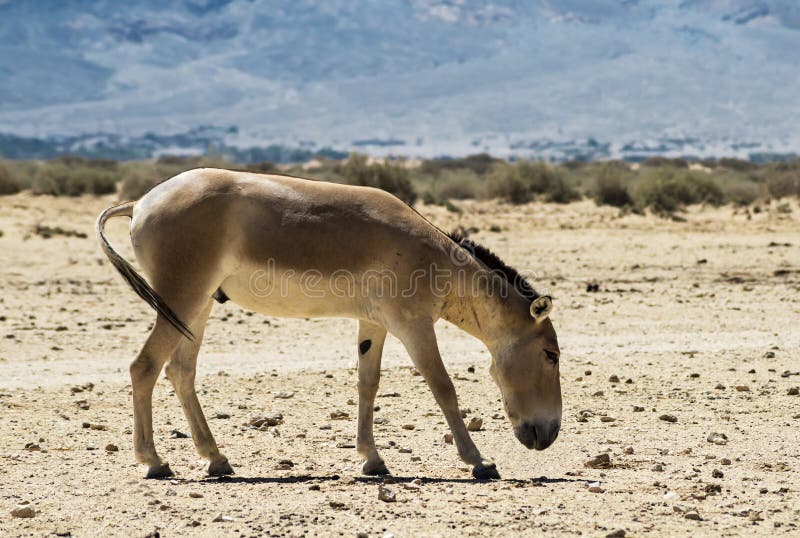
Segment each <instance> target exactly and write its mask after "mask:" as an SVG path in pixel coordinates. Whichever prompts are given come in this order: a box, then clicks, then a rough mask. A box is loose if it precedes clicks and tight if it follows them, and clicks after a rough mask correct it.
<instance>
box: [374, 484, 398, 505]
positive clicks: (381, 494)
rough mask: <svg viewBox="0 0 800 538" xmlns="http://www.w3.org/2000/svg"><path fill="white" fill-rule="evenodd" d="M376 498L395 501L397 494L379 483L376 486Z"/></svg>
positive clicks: (387, 501)
mask: <svg viewBox="0 0 800 538" xmlns="http://www.w3.org/2000/svg"><path fill="white" fill-rule="evenodd" d="M378 499H380V500H381V501H383V502H385V503H393V502H395V501H397V495H396V494H395V492H394V491H392V490H391V489H389V488H387V487H386V486H384V485H383V484H381V485H380V486H379V487H378Z"/></svg>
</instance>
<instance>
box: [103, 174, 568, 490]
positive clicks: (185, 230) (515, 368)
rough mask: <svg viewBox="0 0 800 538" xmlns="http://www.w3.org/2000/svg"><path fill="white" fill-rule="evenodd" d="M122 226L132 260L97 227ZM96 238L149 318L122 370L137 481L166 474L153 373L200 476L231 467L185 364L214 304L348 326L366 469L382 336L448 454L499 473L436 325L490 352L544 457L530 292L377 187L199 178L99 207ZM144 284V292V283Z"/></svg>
mask: <svg viewBox="0 0 800 538" xmlns="http://www.w3.org/2000/svg"><path fill="white" fill-rule="evenodd" d="M119 216H126V217H131V219H132V220H131V228H130V235H131V241H132V243H133V249H134V252H135V255H136V259H137V260H138V262H139V265H140V266H141V268H142V270H143V272H144V273H145V274H146V275H147V280H145V279H144V278H143V277H142V276H140V275H139V274H137V273H136V271H135V270H134V269H133V267H132V266H131V265H130V263H128V262H127V261H126V260H124V259H123V258H122V257H121V256H120V255H119V254H117V253H116V252H115V251H114V249H113V248H112V247H111V245H110V244H109V243H108V240H107V239H106V237H105V235H104V233H103V228H104V225H105V223H106V221H107V220H108V219H110V218H112V217H119ZM97 235H98V238H99V240H100V245H101V247H102V249H103V251H104V253H105V254H106V256H108V258H109V260H110V261H111V263H112V264H113V265H114V267H115V268H116V269H117V270H118V271H119V272H120V273H121V274H122V276H123V277H124V279H125V280H126V281H127V282H128V284H130V286H131V287H132V288H133V290H134V291H135V292H136V293H137V294H138V295H139V296H140V297H141V298H142V299H144V300H145V301H146V302H147V303H148V304H150V306H152V307H153V308H154V309H155V310H156V311H157V312H158V315H157V317H156V321H155V324H154V325H153V328H152V330H151V331H150V334H149V336H148V337H147V340H146V342H145V343H144V346H143V347H142V349H141V351H140V352H139V354H138V356H137V357H136V358H135V359H134V360H133V362H132V363H131V365H130V374H131V382H132V387H133V410H134V433H133V435H134V450H135V453H136V459H137V461H139V462H140V463H142V464H145V465H147V466H148V471H147V477H148V478H158V477H167V476H171V475H172V471H171V470H170V468H169V465H168V464H167V463H166V462H164V461H163V460H162V459H161V458H160V457H159V455H158V453H157V452H156V448H155V444H154V441H153V424H152V393H153V387H154V385H155V383H156V380H157V378H158V376H159V374H160V372H161V370H162V368H163V367H164V366H165V365H166V376H167V377H168V378H169V380H170V382H171V383H172V385H173V386H174V388H175V393H176V394H177V396H178V398H179V400H180V403H181V406H182V407H183V410H184V413H185V415H186V418H187V420H188V422H189V426H190V428H191V432H192V439H193V440H194V443H195V446H196V447H197V451H198V453H199V454H200V455H201V456H202V457H203V458H205V459H207V460H209V466H208V474H209V475H212V476H221V475H227V474H231V473H233V469H232V467H231V465H230V464H229V463H228V459H227V458H226V457H225V456H224V455H223V454H222V453H221V452H220V451H219V449H218V448H217V444H216V442H215V440H214V437H213V435H212V434H211V431H210V429H209V427H208V423H207V422H206V419H205V416H204V415H203V411H202V409H201V407H200V403H199V401H198V399H197V394H196V392H195V386H194V382H195V366H196V360H197V353H198V350H199V348H200V343H201V341H202V338H203V330H204V328H205V325H206V321H207V319H208V315H209V312H210V311H211V307H212V305H213V302H214V300H215V299H216V300H217V301H220V302H224V301H226V300H228V299H230V300H231V301H234V302H235V303H237V304H238V305H241V306H242V307H244V308H247V309H250V310H253V311H257V312H261V313H263V314H267V315H272V316H284V317H303V318H305V317H345V318H353V319H356V320H358V340H357V350H358V393H359V403H358V435H357V450H358V452H359V454H361V456H362V457H364V458H365V460H366V461H365V463H364V466H363V472H364V473H365V474H368V475H374V474H385V473H388V470H387V468H386V465H385V464H384V462H383V459H382V458H381V456H380V454H379V453H378V451H377V449H376V448H375V441H374V439H373V432H372V426H373V415H372V413H373V405H374V401H375V395H376V393H377V390H378V381H379V378H380V364H381V353H382V350H383V344H384V340H385V338H386V334H387V332H391V333H392V334H393V335H395V336H396V337H397V338H398V339H399V340H400V342H402V344H403V346H404V347H405V349H406V350H407V351H408V354H409V355H410V356H411V360H412V362H413V364H414V366H415V367H416V368H417V370H418V371H419V372H420V373H421V374H422V376H423V377H424V379H425V381H426V382H427V384H428V386H429V388H430V390H431V391H432V393H433V395H434V397H435V399H436V402H437V403H438V404H439V406H440V407H441V409H442V412H443V413H444V416H445V419H446V420H447V423H448V425H449V427H450V430H451V431H452V434H453V438H454V440H455V444H456V447H457V449H458V454H459V456H460V457H461V459H462V460H464V461H465V462H466V463H467V464H469V465H471V466H472V474H473V476H475V477H476V478H481V479H486V478H499V474H498V472H497V469H496V467H495V464H494V463H493V462H492V461H491V460H490V459H489V458H486V457H484V456H483V455H482V454H481V453H480V451H479V450H478V448H477V447H476V446H475V443H474V442H473V441H472V439H471V437H470V435H469V432H468V431H467V429H466V427H465V426H464V422H463V420H462V418H461V413H460V411H459V407H458V400H457V398H456V392H455V389H454V387H453V383H452V381H451V380H450V377H449V376H448V374H447V371H446V370H445V367H444V364H443V363H442V358H441V356H440V355H439V349H438V346H437V342H436V334H435V332H434V323H435V322H436V321H437V320H438V319H440V318H442V319H445V320H447V321H449V322H451V323H453V324H455V325H457V326H458V327H460V328H461V329H462V330H464V331H466V332H467V333H469V334H471V335H473V336H475V337H477V338H478V339H480V340H481V341H483V343H484V344H485V345H486V347H487V348H488V350H489V351H490V353H491V365H490V373H491V375H492V377H493V378H494V380H495V382H496V383H497V385H498V387H499V388H500V392H501V393H502V399H503V403H504V406H505V409H506V412H507V414H508V417H509V419H510V420H511V424H512V426H513V429H514V433H515V435H516V437H517V439H519V441H520V442H521V443H522V444H523V445H525V446H526V447H528V448H535V449H537V450H543V449H545V448H547V447H548V446H550V444H551V443H552V442H553V441H554V440H555V438H556V436H557V435H558V431H559V428H560V425H561V385H560V381H559V366H558V360H559V353H560V352H559V347H558V341H557V339H556V333H555V330H554V329H553V325H552V323H551V322H550V320H549V318H548V316H549V314H550V311H551V309H552V300H551V298H550V297H549V296H546V295H539V294H538V293H537V292H535V291H534V290H533V288H532V287H531V286H530V285H529V284H528V283H527V282H526V281H525V280H524V279H523V278H521V277H520V275H519V274H518V273H517V272H516V271H515V270H514V269H512V268H510V267H508V266H506V265H505V264H503V262H501V261H500V260H499V259H498V258H497V257H496V256H495V255H494V254H492V253H491V252H490V251H488V250H487V249H485V248H483V247H480V246H479V245H476V244H475V243H473V242H471V241H469V240H467V239H463V238H461V237H460V236H457V235H447V234H445V233H443V232H442V231H441V230H439V229H438V228H437V227H435V226H434V225H433V224H431V223H430V222H428V221H427V220H426V219H425V218H423V217H422V216H421V215H420V214H419V213H417V212H416V211H415V210H414V209H413V208H411V207H409V206H408V205H406V204H405V203H403V202H402V201H400V200H399V199H398V198H396V197H394V196H392V195H391V194H389V193H386V192H384V191H382V190H378V189H373V188H367V187H356V186H346V185H337V184H332V183H325V182H320V181H312V180H306V179H299V178H294V177H287V176H278V175H262V174H252V173H245V172H232V171H227V170H217V169H198V170H191V171H188V172H184V173H182V174H180V175H178V176H175V177H174V178H172V179H170V180H168V181H166V182H164V183H161V184H160V185H158V186H156V187H155V188H153V189H152V190H151V191H150V192H149V193H147V194H146V195H145V196H144V197H142V198H141V199H140V200H138V201H136V202H126V203H123V204H121V205H117V206H114V207H110V208H108V209H106V210H105V211H103V213H102V214H101V215H100V216H99V218H98V219H97ZM148 281H149V283H148Z"/></svg>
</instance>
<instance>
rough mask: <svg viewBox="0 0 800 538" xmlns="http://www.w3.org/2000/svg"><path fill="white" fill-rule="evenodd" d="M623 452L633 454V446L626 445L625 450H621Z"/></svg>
mask: <svg viewBox="0 0 800 538" xmlns="http://www.w3.org/2000/svg"><path fill="white" fill-rule="evenodd" d="M623 452H624V453H625V454H628V455H630V454H633V447H632V446H626V447H625V450H623Z"/></svg>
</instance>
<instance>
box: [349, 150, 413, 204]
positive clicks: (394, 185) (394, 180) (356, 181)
mask: <svg viewBox="0 0 800 538" xmlns="http://www.w3.org/2000/svg"><path fill="white" fill-rule="evenodd" d="M336 173H337V174H339V175H341V176H342V177H344V178H345V180H346V181H347V182H348V183H349V184H351V185H362V186H366V187H376V188H378V189H382V190H385V191H386V192H390V193H392V194H394V195H395V196H397V197H398V198H400V199H401V200H403V201H404V202H405V203H407V204H413V203H414V201H415V200H416V199H417V192H416V191H415V190H414V186H413V185H412V184H411V179H410V177H409V174H408V170H406V169H405V167H403V166H402V165H400V164H395V163H392V162H389V161H387V162H384V163H372V164H370V163H368V162H367V156H366V155H360V154H357V153H354V154H352V155H350V158H348V159H347V161H345V162H344V164H341V165H339V166H338V167H337V169H336Z"/></svg>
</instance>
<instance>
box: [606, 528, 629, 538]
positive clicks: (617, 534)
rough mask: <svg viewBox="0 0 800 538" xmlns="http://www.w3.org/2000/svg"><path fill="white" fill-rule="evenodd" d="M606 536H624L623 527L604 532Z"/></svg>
mask: <svg viewBox="0 0 800 538" xmlns="http://www.w3.org/2000/svg"><path fill="white" fill-rule="evenodd" d="M606 538H625V529H617V530H614V531H611V532H609V533H608V534H606Z"/></svg>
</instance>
